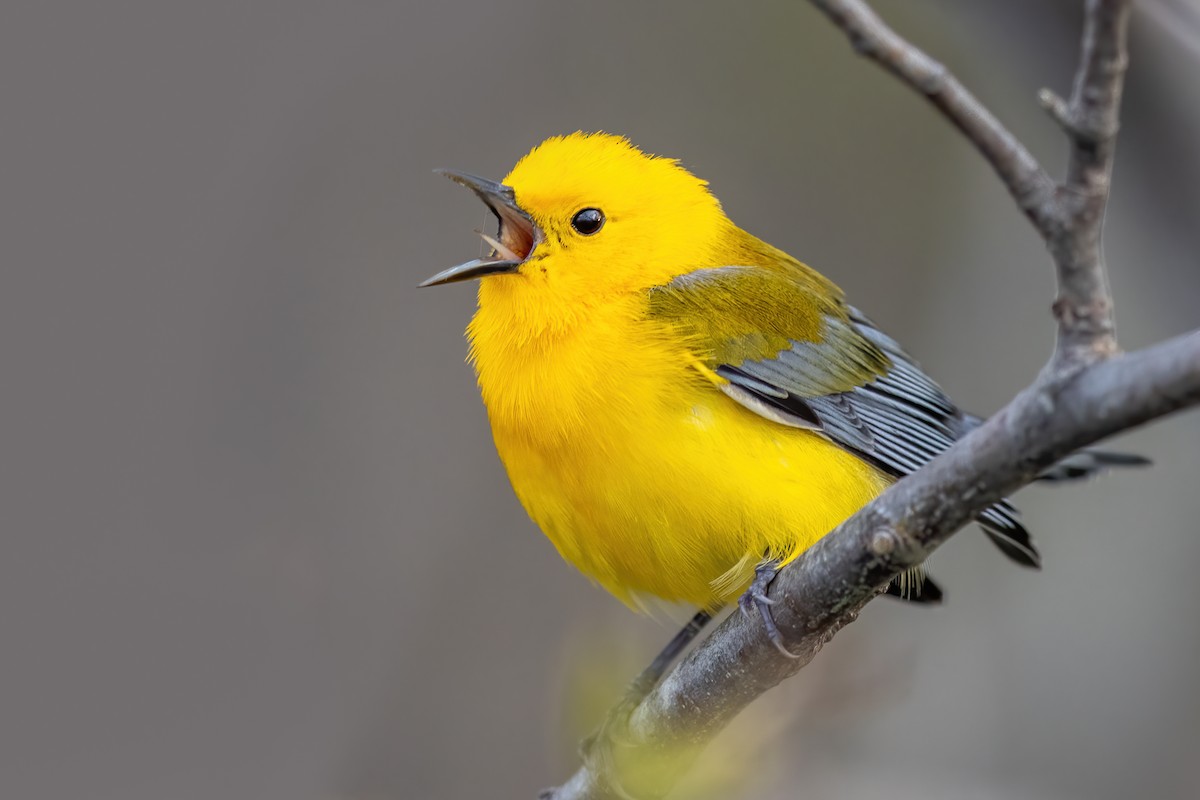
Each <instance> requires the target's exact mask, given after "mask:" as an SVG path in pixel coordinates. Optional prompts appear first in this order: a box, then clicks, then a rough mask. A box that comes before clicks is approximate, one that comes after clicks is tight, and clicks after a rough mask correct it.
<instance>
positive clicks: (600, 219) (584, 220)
mask: <svg viewBox="0 0 1200 800" xmlns="http://www.w3.org/2000/svg"><path fill="white" fill-rule="evenodd" d="M603 226H604V212H603V211H601V210H600V209H598V208H585V209H584V210H583V211H580V212H578V213H577V214H575V216H573V217H571V227H572V228H574V229H575V230H576V231H578V232H579V233H582V234H583V235H584V236H591V235H592V234H593V233H595V232H596V231H598V230H600V228H602V227H603Z"/></svg>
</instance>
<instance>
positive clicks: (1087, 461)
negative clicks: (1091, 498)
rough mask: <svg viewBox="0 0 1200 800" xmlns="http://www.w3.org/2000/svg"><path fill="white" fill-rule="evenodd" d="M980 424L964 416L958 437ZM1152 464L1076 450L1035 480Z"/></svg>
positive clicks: (1081, 476)
mask: <svg viewBox="0 0 1200 800" xmlns="http://www.w3.org/2000/svg"><path fill="white" fill-rule="evenodd" d="M982 424H983V418H982V417H977V416H975V415H974V414H964V415H963V416H962V419H961V420H960V425H961V430H960V433H959V436H962V435H964V434H966V433H967V432H968V431H970V430H973V429H975V428H978V427H979V426H980V425H982ZM1152 463H1154V462H1152V461H1151V460H1150V459H1148V458H1146V457H1144V456H1139V455H1136V454H1134V453H1114V452H1112V451H1111V450H1077V451H1075V452H1074V453H1071V455H1069V456H1067V457H1066V458H1064V459H1063V460H1062V461H1059V462H1058V463H1056V464H1054V465H1053V466H1052V467H1050V468H1049V469H1047V470H1046V471H1045V472H1043V473H1042V474H1041V475H1038V476H1037V480H1039V481H1046V482H1047V483H1060V482H1063V481H1077V480H1082V479H1084V478H1090V477H1092V476H1093V475H1099V474H1100V473H1101V472H1104V471H1105V470H1106V469H1109V468H1110V467H1147V466H1150V464H1152Z"/></svg>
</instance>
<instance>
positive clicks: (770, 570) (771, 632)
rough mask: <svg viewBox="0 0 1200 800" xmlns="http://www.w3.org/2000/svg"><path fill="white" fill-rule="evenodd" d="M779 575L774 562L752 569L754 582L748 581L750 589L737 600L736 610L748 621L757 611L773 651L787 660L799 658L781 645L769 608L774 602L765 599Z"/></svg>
mask: <svg viewBox="0 0 1200 800" xmlns="http://www.w3.org/2000/svg"><path fill="white" fill-rule="evenodd" d="M778 574H779V564H778V562H775V561H764V562H762V563H761V564H759V565H758V566H757V567H755V568H754V580H752V581H750V587H749V588H748V589H746V593H745V594H743V595H742V596H741V597H740V598H738V608H739V609H740V610H741V612H742V616H744V617H745V618H746V619H750V618H751V615H752V614H753V612H754V611H756V610H757V611H758V614H759V616H761V617H762V621H763V627H765V628H766V629H767V636H768V637H769V638H770V639H771V644H773V645H775V649H776V650H778V651H779V652H780V653H783V655H785V656H787V657H788V658H799V657H800V656H798V655H796V654H795V653H793V652H792V651H791V650H788V649H787V647H786V646H785V645H784V644H783V634H782V633H780V632H779V626H778V625H776V624H775V616H774V615H773V614H772V613H771V606H773V605H775V601H774V600H772V599H771V598H769V597H767V589H768V588H770V586H771V581H773V580H775V576H776V575H778Z"/></svg>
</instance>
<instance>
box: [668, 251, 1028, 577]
mask: <svg viewBox="0 0 1200 800" xmlns="http://www.w3.org/2000/svg"><path fill="white" fill-rule="evenodd" d="M818 282H820V283H818ZM830 288H831V285H829V284H827V283H824V282H823V279H822V278H820V277H819V276H816V275H815V273H810V272H808V271H807V270H806V268H804V267H801V266H798V265H797V266H796V267H793V266H792V265H787V264H785V265H782V266H781V267H779V268H776V267H733V266H731V267H718V268H711V269H702V270H697V271H695V272H691V273H687V274H686V275H683V276H680V277H679V278H676V279H675V280H673V281H671V282H670V283H668V284H665V285H663V286H660V287H656V288H655V289H653V290H652V291H651V294H650V314H651V315H652V316H655V317H658V318H660V319H664V320H668V321H670V322H671V323H672V324H674V325H676V326H677V329H678V330H679V331H680V332H681V333H682V334H683V335H684V336H686V337H689V338H690V340H691V343H692V346H693V351H694V353H695V355H696V357H697V358H698V359H700V361H701V362H703V363H704V364H705V366H706V367H707V368H708V369H709V370H711V371H712V372H713V373H715V374H716V375H718V376H719V377H720V378H722V379H724V381H725V383H721V384H720V385H719V388H720V389H721V391H723V392H724V393H725V394H727V395H729V396H730V397H731V398H733V399H734V400H736V401H737V402H738V403H741V404H742V405H744V406H746V407H747V408H749V409H751V410H753V411H755V412H756V413H758V414H760V415H762V416H763V417H766V418H767V419H770V420H772V421H774V422H777V423H780V424H783V425H791V426H794V427H802V428H809V429H812V430H815V431H817V432H819V433H821V434H823V435H824V436H826V437H827V438H828V439H830V440H831V441H832V442H834V443H835V444H837V445H839V446H841V447H843V448H845V449H847V450H849V451H851V452H853V453H855V454H856V455H858V456H859V457H861V458H863V459H864V460H866V461H869V462H870V463H872V464H874V465H875V466H876V467H878V468H879V469H881V470H882V471H884V472H885V473H887V474H889V475H892V476H894V477H897V478H899V477H902V476H904V475H907V474H909V473H910V472H913V471H915V470H917V469H918V468H920V467H921V466H922V465H924V464H925V463H927V462H928V461H930V460H931V459H933V458H934V456H936V455H938V454H939V453H941V452H943V451H944V450H946V449H947V448H949V447H950V445H952V444H953V443H954V442H955V441H956V440H957V439H959V438H960V437H961V436H962V435H964V434H965V433H966V431H967V430H969V429H970V428H971V427H974V425H975V424H977V420H976V418H973V417H969V416H967V415H965V414H964V413H963V412H961V411H960V410H959V409H958V408H957V407H956V406H955V405H954V403H952V402H951V401H950V399H949V398H948V397H947V396H946V394H945V393H944V392H943V391H942V390H941V388H940V387H939V386H938V385H937V384H936V383H934V381H933V380H932V379H930V378H929V376H927V375H926V374H925V373H924V372H923V371H922V370H921V368H920V367H919V366H918V365H917V363H916V362H915V361H914V360H913V359H912V358H911V357H909V355H908V354H907V353H905V352H904V351H903V350H902V349H901V348H900V346H899V345H898V344H897V343H896V342H895V340H893V339H892V338H891V337H889V336H887V335H886V334H885V333H883V332H882V331H880V330H879V329H878V328H877V327H876V326H875V325H874V324H872V323H871V322H870V320H868V319H867V318H866V317H865V316H863V315H862V314H860V313H859V312H858V311H857V310H856V309H854V308H852V307H850V306H848V305H846V304H845V302H844V301H843V300H842V299H841V297H840V295H838V294H837V293H836V289H834V290H833V291H830V290H829V289H830ZM820 290H824V291H820ZM978 519H979V522H980V524H981V525H982V526H983V529H984V532H985V533H987V534H988V537H989V538H990V539H991V540H992V541H993V542H994V543H995V544H996V545H997V546H998V547H999V548H1000V549H1001V550H1002V551H1003V552H1004V553H1005V554H1006V555H1008V556H1009V557H1010V558H1012V559H1013V560H1014V561H1017V562H1018V563H1020V564H1024V565H1026V566H1032V567H1036V566H1038V565H1039V556H1038V553H1037V550H1036V549H1035V548H1034V546H1033V543H1032V542H1031V541H1030V537H1029V533H1028V531H1026V530H1025V528H1024V526H1023V525H1021V523H1020V521H1019V519H1018V515H1017V511H1016V509H1015V508H1013V507H1012V506H1011V505H1009V504H1008V503H1007V502H1000V503H997V504H996V505H994V506H991V507H989V508H988V509H986V510H985V511H984V512H983V513H982V514H980V515H979V518H978Z"/></svg>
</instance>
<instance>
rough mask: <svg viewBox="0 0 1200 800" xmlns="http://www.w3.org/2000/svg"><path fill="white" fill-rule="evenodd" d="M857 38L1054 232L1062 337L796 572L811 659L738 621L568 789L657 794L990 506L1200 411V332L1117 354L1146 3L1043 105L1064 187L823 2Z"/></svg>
mask: <svg viewBox="0 0 1200 800" xmlns="http://www.w3.org/2000/svg"><path fill="white" fill-rule="evenodd" d="M811 2H813V4H814V5H816V6H817V7H818V8H820V9H821V10H822V11H824V12H825V13H826V14H827V15H828V16H829V17H830V19H832V20H833V21H834V23H835V24H837V25H838V26H839V27H841V28H842V29H843V31H845V33H846V34H847V36H848V37H849V38H850V40H851V41H852V42H853V43H854V46H855V47H856V49H858V50H859V51H860V52H861V53H863V54H864V55H866V56H867V57H869V58H871V59H873V60H875V61H876V62H878V63H880V64H881V65H883V66H884V67H886V68H887V69H888V70H889V71H891V72H892V73H894V74H895V75H897V76H898V77H899V78H900V79H901V80H903V81H904V82H906V83H907V84H909V85H911V86H912V87H913V88H915V89H916V90H917V91H919V92H921V93H922V94H923V95H924V96H926V97H927V98H929V100H930V101H931V102H932V103H933V104H934V105H935V106H937V108H938V109H939V110H941V112H942V113H943V114H945V115H946V116H947V117H948V118H949V119H950V120H951V121H953V122H954V124H955V125H956V126H958V128H959V129H960V130H961V131H962V132H963V134H964V135H965V136H966V137H967V138H968V139H969V140H970V141H971V142H972V143H973V144H974V145H975V146H976V148H977V149H978V150H979V151H980V152H981V153H982V154H983V155H984V157H985V158H987V160H988V161H989V162H990V163H991V164H992V166H993V167H994V168H995V170H996V172H997V173H998V175H999V176H1000V178H1001V179H1002V180H1003V181H1004V183H1005V185H1006V186H1007V187H1008V189H1009V191H1010V192H1011V193H1012V195H1013V197H1014V198H1015V199H1016V201H1017V203H1018V205H1019V206H1020V207H1021V209H1022V210H1023V211H1024V212H1025V214H1026V216H1028V217H1029V219H1030V220H1031V221H1032V222H1033V224H1034V226H1035V227H1036V228H1037V230H1038V232H1039V233H1040V234H1041V235H1042V237H1043V238H1044V239H1045V241H1046V243H1047V246H1048V248H1049V250H1050V253H1051V255H1052V256H1053V258H1054V261H1055V265H1056V268H1057V274H1058V282H1059V295H1058V299H1057V300H1056V301H1055V303H1054V311H1055V315H1056V316H1057V318H1058V320H1059V335H1058V348H1057V349H1056V351H1055V355H1054V356H1053V358H1052V359H1051V361H1050V363H1049V364H1048V365H1047V368H1046V369H1044V370H1043V371H1042V373H1041V374H1040V375H1039V376H1038V378H1037V379H1036V380H1035V381H1034V383H1033V384H1031V385H1030V386H1029V387H1028V388H1026V389H1025V390H1024V391H1022V392H1021V393H1020V394H1018V395H1017V396H1016V398H1014V399H1013V400H1012V402H1010V403H1009V404H1008V405H1007V406H1005V407H1004V408H1003V409H1002V410H1001V411H1000V412H998V413H997V414H996V415H995V416H993V417H992V418H990V419H989V420H987V422H985V423H984V424H983V425H981V426H980V427H979V428H978V429H976V430H974V431H972V432H971V433H970V434H969V435H968V436H966V437H965V438H964V439H962V440H961V441H959V442H957V443H956V444H955V445H954V446H953V447H952V448H950V449H949V450H947V451H946V452H945V453H943V454H941V455H940V456H938V457H937V458H935V459H934V460H933V461H931V462H930V463H929V464H927V465H925V466H924V467H922V468H921V469H920V470H918V471H917V472H915V473H913V474H912V475H910V476H908V477H906V478H904V479H903V480H901V481H899V482H898V483H897V484H896V485H895V486H893V487H891V488H890V489H888V490H887V491H886V492H885V493H884V494H882V495H881V496H880V497H879V498H877V499H876V500H875V501H873V502H872V503H870V504H868V505H867V506H866V507H864V508H863V509H862V510H861V511H859V512H858V513H857V514H855V515H854V516H853V517H851V518H850V519H849V520H847V521H846V522H845V523H843V524H842V525H841V526H839V528H838V529H837V530H836V531H834V532H833V533H831V534H830V535H829V536H826V537H825V538H824V539H822V540H821V541H820V542H818V543H817V545H815V546H814V547H812V548H811V549H810V550H808V551H807V552H806V553H805V554H804V555H803V556H801V557H800V559H798V560H797V561H796V562H795V563H794V564H792V565H791V566H790V567H788V568H787V569H785V570H783V571H782V572H781V573H780V575H779V577H778V578H777V579H776V580H775V582H774V584H773V585H772V587H771V591H770V597H771V598H772V599H773V600H775V601H776V604H775V605H774V606H773V609H774V616H775V620H776V622H777V623H778V625H779V628H780V630H781V631H782V633H783V634H784V636H785V637H786V639H787V641H788V646H789V649H790V650H791V651H792V652H793V653H795V654H796V655H797V656H798V657H797V658H795V659H786V658H783V657H781V656H780V655H779V653H778V651H777V650H776V649H775V647H774V645H773V644H772V643H771V642H770V640H769V639H768V638H767V636H766V634H765V632H764V630H763V627H762V624H761V622H760V621H758V620H757V619H755V620H753V621H748V620H746V619H744V618H743V617H741V616H740V615H736V614H735V615H733V616H731V617H730V618H728V619H727V620H726V621H725V622H724V623H723V624H722V625H721V626H720V627H719V628H718V629H717V630H716V631H714V632H713V634H712V635H711V636H709V637H708V639H706V640H705V641H704V642H702V643H701V644H700V645H699V646H698V647H697V648H696V650H695V651H693V653H692V654H691V655H689V656H688V657H687V658H685V659H684V660H683V661H682V662H681V663H680V664H679V666H678V667H676V669H675V670H674V671H672V672H671V673H670V674H668V675H667V676H666V677H665V678H664V679H663V681H662V682H661V683H660V684H659V685H658V686H657V687H655V689H654V690H653V691H652V692H651V693H650V694H649V695H647V696H646V697H645V698H644V699H643V700H642V702H641V703H640V704H639V705H638V706H637V708H636V709H634V711H633V713H632V715H631V716H630V717H629V721H628V725H627V726H625V729H624V730H621V731H610V732H609V733H610V739H611V741H609V742H608V746H607V748H606V749H605V758H603V759H601V760H597V761H595V762H593V763H591V764H588V765H585V766H584V767H582V768H580V769H579V770H578V771H577V772H576V773H575V774H574V775H573V776H571V778H570V779H569V780H568V781H567V783H565V784H564V785H563V786H561V787H559V788H558V789H555V790H551V791H550V792H547V793H544V795H543V796H544V797H551V798H554V800H576V799H577V798H588V800H601V799H605V800H607V799H608V798H626V797H631V796H632V797H637V798H656V797H661V796H662V795H664V794H665V793H666V792H667V791H668V790H669V789H670V788H671V786H673V785H674V783H675V780H676V779H677V778H678V776H679V775H680V773H681V772H682V771H683V770H685V769H686V768H687V766H688V765H689V764H690V763H691V762H692V760H693V759H694V757H695V756H696V754H697V753H699V751H700V750H701V749H702V748H703V747H704V746H705V745H706V744H707V743H708V742H709V740H711V739H712V737H713V736H714V735H715V734H716V733H717V732H718V731H720V730H721V729H722V728H723V727H724V726H725V725H726V724H727V723H728V722H729V721H730V720H731V719H732V718H733V717H734V715H736V714H737V713H738V712H739V711H741V710H742V709H743V708H744V707H745V706H746V705H748V704H749V703H750V702H751V701H752V700H754V699H755V698H757V697H759V696H760V695H761V694H762V693H763V692H765V691H767V690H768V689H770V688H771V687H773V686H775V685H776V684H777V683H779V682H780V681H781V680H783V679H784V678H786V677H788V676H790V675H792V674H794V673H796V672H797V671H799V670H800V669H801V668H802V667H803V666H804V665H805V664H807V663H808V662H809V661H811V660H812V658H813V657H814V656H815V655H816V654H817V652H818V651H820V649H821V647H822V646H823V645H824V644H825V642H827V641H829V639H830V638H832V637H833V635H834V634H835V633H837V631H838V630H840V629H841V628H842V627H843V626H844V625H846V624H847V623H849V622H852V621H853V620H854V619H855V618H856V617H857V615H858V612H859V611H860V610H861V608H862V607H863V606H864V605H865V604H866V603H867V602H869V601H870V600H871V599H872V598H874V597H875V596H876V595H877V594H879V592H880V591H881V590H882V589H883V588H884V587H885V586H886V585H887V583H888V582H889V581H890V580H891V579H892V578H894V577H895V576H896V575H898V574H899V573H900V572H902V571H903V570H905V569H908V568H910V567H913V566H916V565H918V564H920V563H921V562H923V561H924V560H925V559H926V558H927V557H928V556H929V555H930V553H932V552H933V550H935V549H936V548H937V547H938V546H939V545H941V544H942V543H943V542H944V541H946V539H948V538H949V537H950V536H951V535H952V534H954V532H955V531H957V530H958V529H959V528H961V527H962V526H963V525H965V524H967V523H968V522H970V521H971V520H973V519H974V518H975V517H976V515H977V514H979V512H981V511H982V510H983V509H984V508H986V507H988V506H989V505H991V504H992V503H994V502H996V501H997V500H999V499H1000V498H1002V497H1005V496H1006V495H1008V494H1010V493H1011V492H1013V491H1015V490H1016V489H1018V488H1020V487H1021V486H1023V485H1025V484H1026V483H1028V482H1029V481H1031V480H1032V479H1033V478H1034V477H1035V476H1036V475H1037V474H1038V473H1039V472H1041V471H1042V470H1044V469H1045V468H1047V467H1049V466H1050V465H1051V464H1053V463H1055V462H1056V461H1058V460H1059V459H1061V458H1062V457H1063V456H1065V455H1067V454H1068V453H1071V452H1072V451H1074V450H1077V449H1079V448H1081V447H1084V446H1086V445H1089V444H1092V443H1094V442H1096V441H1099V440H1100V439H1103V438H1105V437H1107V436H1111V435H1112V434H1115V433H1118V432H1120V431H1124V430H1128V429H1129V428H1132V427H1135V426H1137V425H1140V424H1142V423H1145V422H1147V421H1149V420H1152V419H1156V418H1158V417H1162V416H1164V415H1166V414H1169V413H1171V412H1173V411H1176V410H1179V409H1182V408H1186V407H1188V406H1193V405H1196V404H1200V331H1196V332H1193V333H1190V334H1187V335H1185V336H1181V337H1178V338H1176V339H1172V340H1170V341H1167V342H1164V343H1161V344H1158V345H1155V346H1153V347H1150V348H1146V349H1144V350H1141V351H1139V352H1136V353H1132V354H1128V355H1122V354H1119V353H1118V350H1117V346H1116V340H1115V337H1114V334H1113V326H1112V300H1111V297H1110V295H1109V292H1108V286H1107V280H1106V277H1105V269H1104V263H1103V259H1102V254H1101V249H1100V233H1101V225H1102V223H1103V217H1104V210H1105V206H1106V203H1107V200H1108V185H1109V174H1110V171H1111V167H1112V154H1113V147H1114V143H1115V137H1116V132H1117V123H1118V119H1119V109H1120V100H1121V88H1122V80H1123V77H1124V72H1125V63H1126V55H1125V39H1126V30H1127V27H1128V18H1129V0H1087V5H1086V9H1087V11H1086V24H1085V27H1084V36H1083V46H1082V53H1081V57H1080V65H1079V70H1078V73H1077V75H1076V79H1075V85H1074V89H1073V91H1072V93H1071V99H1070V101H1064V100H1061V99H1060V98H1058V97H1057V96H1055V95H1053V94H1052V93H1050V92H1048V91H1043V92H1042V93H1041V99H1042V103H1043V105H1044V106H1045V107H1046V108H1047V109H1048V110H1049V111H1050V113H1051V114H1052V116H1054V118H1055V119H1056V120H1057V121H1058V122H1059V124H1060V125H1062V127H1063V128H1064V130H1065V131H1066V132H1067V134H1068V137H1069V139H1070V142H1071V157H1070V166H1069V169H1068V173H1067V177H1066V180H1065V182H1064V183H1063V184H1061V185H1055V183H1054V182H1053V181H1052V180H1051V179H1050V178H1049V177H1048V176H1047V175H1046V173H1045V171H1044V170H1043V169H1042V168H1041V167H1040V166H1039V165H1038V163H1037V161H1036V160H1035V159H1034V158H1033V156H1031V155H1030V154H1029V152H1028V151H1027V150H1026V149H1025V148H1024V147H1023V146H1022V145H1021V144H1020V143H1019V142H1017V141H1016V139H1015V138H1014V137H1013V136H1012V135H1011V134H1010V133H1009V132H1008V131H1007V130H1006V129H1005V128H1004V127H1003V126H1002V125H1001V124H1000V123H999V122H998V121H997V120H996V119H995V117H994V116H992V115H991V114H990V113H989V112H988V111H987V110H986V109H985V108H983V106H982V105H981V104H980V103H979V101H978V100H976V99H975V98H974V97H973V96H972V95H971V94H970V93H969V92H968V91H967V90H966V89H965V88H963V86H962V85H961V84H960V83H959V82H958V81H957V80H955V79H954V77H953V76H951V75H950V74H949V73H948V72H947V71H946V69H945V68H944V67H943V66H941V65H940V64H938V63H937V62H935V61H933V60H932V59H930V58H929V57H928V56H926V55H925V54H924V53H922V52H921V51H920V50H918V49H917V48H915V47H914V46H912V45H911V44H909V43H908V42H906V41H905V40H904V39H902V38H900V37H899V36H898V35H897V34H896V33H895V32H893V31H892V30H891V29H889V28H888V27H887V26H886V25H885V24H884V23H883V22H882V21H881V20H880V19H879V18H878V17H877V16H876V15H875V14H874V12H873V11H872V10H871V9H870V7H869V6H868V5H867V4H866V3H864V2H861V1H860V0H811Z"/></svg>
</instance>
